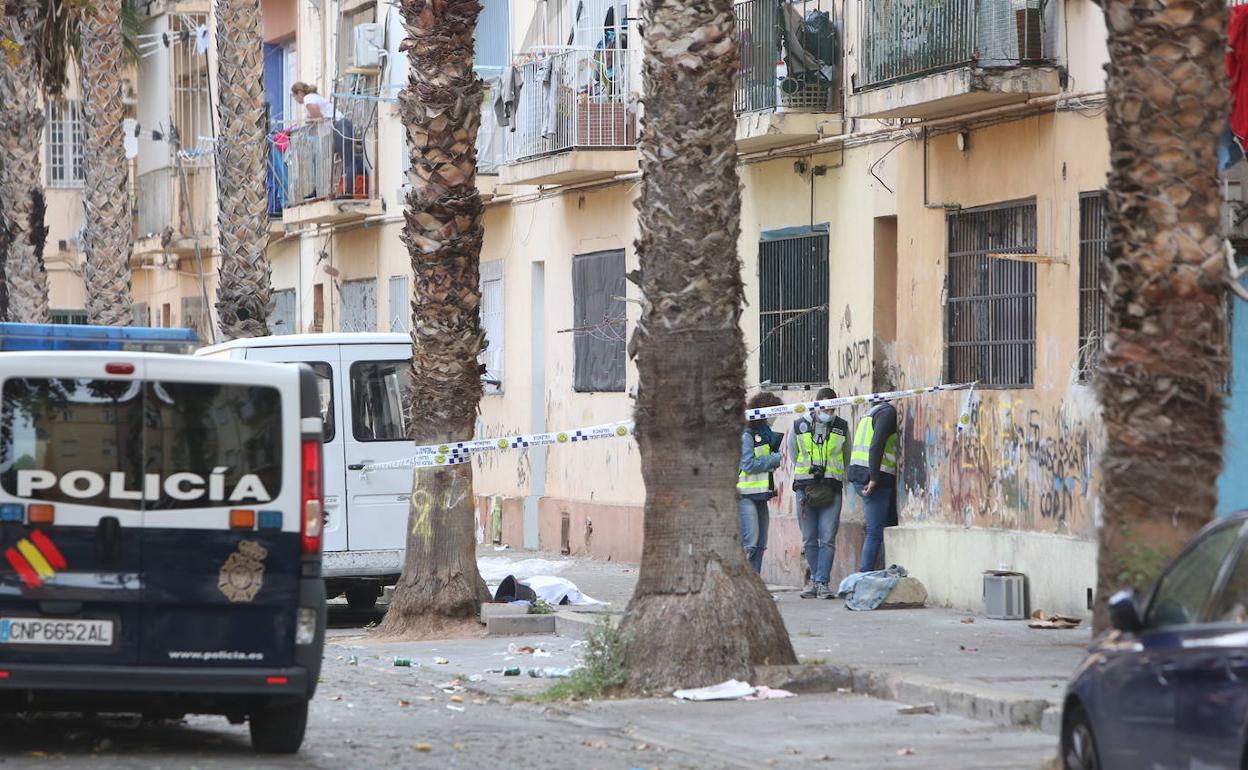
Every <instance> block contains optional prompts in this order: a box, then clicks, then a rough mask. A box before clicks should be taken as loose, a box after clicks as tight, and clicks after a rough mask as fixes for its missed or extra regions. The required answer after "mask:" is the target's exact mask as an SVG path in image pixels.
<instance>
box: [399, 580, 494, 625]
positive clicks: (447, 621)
mask: <svg viewBox="0 0 1248 770" xmlns="http://www.w3.org/2000/svg"><path fill="white" fill-rule="evenodd" d="M473 577H474V578H475V581H476V584H475V585H474V584H473V583H470V582H469V580H470V579H469V577H468V576H466V575H462V574H451V575H442V576H439V575H424V576H421V577H420V578H418V581H419V584H418V585H410V586H406V587H404V586H403V585H402V584H403V582H404V580H405V578H400V579H399V582H400V585H399V586H395V591H394V593H393V595H392V599H391V602H390V607H389V609H387V610H386V617H385V619H383V620H382V621H381V625H380V626H379V627H378V629H377V631H378V635H379V636H380V637H384V638H386V639H388V640H392V641H399V640H404V641H416V640H419V639H441V638H451V636H445V634H446V633H448V632H454V633H453V634H452V636H461V637H462V636H464V635H466V633H465V629H469V628H475V631H476V632H479V633H484V629H483V628H482V627H481V625H480V620H479V617H480V614H481V602H482V601H485V600H487V599H489V590H488V589H487V588H486V586H485V582H484V581H482V580H481V578H480V577H479V576H473ZM418 581H412V582H413V583H417V582H418ZM400 588H402V589H403V590H400Z"/></svg>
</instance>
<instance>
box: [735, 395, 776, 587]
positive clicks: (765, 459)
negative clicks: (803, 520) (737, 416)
mask: <svg viewBox="0 0 1248 770" xmlns="http://www.w3.org/2000/svg"><path fill="white" fill-rule="evenodd" d="M781 403H782V402H781V401H780V398H779V397H778V396H777V395H776V394H775V393H758V394H755V396H754V397H753V398H751V399H750V401H749V403H748V404H746V407H747V408H749V409H765V408H767V407H769V406H779V405H780V404H781ZM773 422H775V418H768V419H761V420H750V422H749V423H748V424H747V425H746V428H745V432H743V433H742V434H741V470H740V474H739V475H738V477H737V494H738V495H740V496H741V542H742V543H744V544H745V556H746V558H747V559H748V560H749V562H750V566H752V567H753V568H754V571H755V572H762V570H763V552H764V551H766V550H767V528H768V524H769V522H770V519H771V516H770V511H769V510H768V508H767V501H768V500H770V499H771V498H773V497H775V496H776V482H775V479H774V478H773V477H772V471H774V470H775V469H776V468H779V467H780V459H781V457H780V439H781V434H778V433H776V432H775V431H773V430H772V429H771V424H772V423H773Z"/></svg>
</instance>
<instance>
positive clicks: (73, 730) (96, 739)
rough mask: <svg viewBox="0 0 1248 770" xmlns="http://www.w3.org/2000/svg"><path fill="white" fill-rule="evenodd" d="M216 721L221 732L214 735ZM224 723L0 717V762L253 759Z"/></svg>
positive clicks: (63, 716)
mask: <svg viewBox="0 0 1248 770" xmlns="http://www.w3.org/2000/svg"><path fill="white" fill-rule="evenodd" d="M217 720H219V725H220V727H219V729H213V728H214V723H213V722H215V721H217ZM227 728H228V722H226V720H225V718H224V717H216V718H214V720H213V721H206V720H203V719H197V720H196V721H195V723H194V724H191V723H187V722H184V721H181V720H176V721H174V720H168V721H166V720H161V721H142V720H140V719H138V718H137V717H125V716H95V715H89V714H85V715H84V714H37V715H30V716H22V715H12V714H0V735H3V736H4V743H3V748H0V756H10V757H12V756H25V757H30V758H46V759H56V758H57V757H64V756H90V755H99V756H100V757H101V758H102V757H105V756H110V757H111V756H113V755H117V754H129V755H136V754H137V755H140V756H141V755H142V754H143V753H145V752H152V753H155V752H159V753H160V754H161V755H162V756H164V757H169V756H170V754H171V753H172V754H174V755H178V754H191V753H194V754H197V755H202V754H204V753H209V754H211V755H214V756H236V755H246V756H249V757H254V756H255V755H254V754H253V753H252V750H251V743H250V742H249V741H248V740H247V736H246V733H243V734H241V735H240V734H239V733H238V732H237V730H234V731H231V732H227Z"/></svg>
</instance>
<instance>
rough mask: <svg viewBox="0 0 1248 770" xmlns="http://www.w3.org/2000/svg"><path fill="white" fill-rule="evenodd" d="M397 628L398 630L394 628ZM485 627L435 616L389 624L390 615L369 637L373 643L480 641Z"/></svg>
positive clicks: (477, 622) (471, 622) (475, 621)
mask: <svg viewBox="0 0 1248 770" xmlns="http://www.w3.org/2000/svg"><path fill="white" fill-rule="evenodd" d="M396 626H399V628H397V629H396V628H395V627H396ZM484 636H485V626H483V625H481V621H479V620H476V619H458V620H452V619H448V618H441V617H438V616H437V615H426V616H424V617H406V616H404V617H403V618H402V619H399V620H396V621H395V622H393V623H391V622H390V614H389V613H387V614H386V619H385V620H384V621H382V624H381V625H380V626H379V627H378V628H377V632H376V633H375V634H373V635H372V636H370V637H369V641H373V642H383V643H384V642H426V641H430V640H433V639H480V638H481V637H484Z"/></svg>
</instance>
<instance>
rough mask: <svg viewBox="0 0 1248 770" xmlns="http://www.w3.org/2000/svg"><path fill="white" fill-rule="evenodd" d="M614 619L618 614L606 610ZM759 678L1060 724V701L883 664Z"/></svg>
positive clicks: (578, 616) (572, 629)
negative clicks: (1002, 690) (883, 665)
mask: <svg viewBox="0 0 1248 770" xmlns="http://www.w3.org/2000/svg"><path fill="white" fill-rule="evenodd" d="M602 614H603V613H594V614H587V613H580V612H569V611H566V610H565V611H559V612H556V613H555V633H557V634H558V635H559V636H563V637H567V638H570V639H584V638H585V634H586V632H588V631H589V630H590V629H591V628H593V627H594V624H595V623H596V622H597V618H598V617H600V616H601V615H602ZM610 617H611V618H612V620H613V622H617V623H618V622H619V619H620V615H617V614H612V615H610ZM755 673H756V675H757V676H756V678H757V679H758V681H757V682H756V683H755V684H759V685H766V686H768V687H775V688H778V689H783V690H789V691H790V692H795V693H802V694H815V693H827V692H837V691H847V692H852V693H856V694H858V695H868V696H870V697H872V698H880V699H882V700H891V701H897V702H899V703H931V704H933V705H934V706H935V709H936V711H937V712H939V713H942V714H955V715H957V716H962V717H967V718H968V719H975V720H978V721H981V722H990V723H992V724H997V725H1002V726H1004V727H1014V728H1023V729H1027V730H1041V731H1043V732H1045V733H1047V734H1049V735H1057V734H1058V732H1059V728H1060V726H1061V713H1062V708H1061V707H1062V704H1061V702H1060V701H1057V700H1050V699H1047V698H1031V697H1027V696H1023V695H1011V694H1009V693H1008V692H1001V691H999V690H986V689H982V688H977V687H975V686H973V685H967V684H965V683H962V682H952V681H949V680H944V679H936V678H933V677H926V676H920V675H915V674H909V673H899V672H897V671H890V670H888V669H877V668H868V667H865V666H848V665H836V664H820V665H815V664H798V665H794V666H759V667H758V668H757V669H755Z"/></svg>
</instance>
